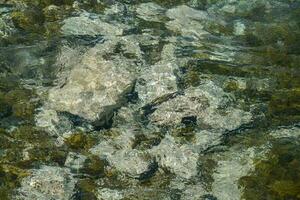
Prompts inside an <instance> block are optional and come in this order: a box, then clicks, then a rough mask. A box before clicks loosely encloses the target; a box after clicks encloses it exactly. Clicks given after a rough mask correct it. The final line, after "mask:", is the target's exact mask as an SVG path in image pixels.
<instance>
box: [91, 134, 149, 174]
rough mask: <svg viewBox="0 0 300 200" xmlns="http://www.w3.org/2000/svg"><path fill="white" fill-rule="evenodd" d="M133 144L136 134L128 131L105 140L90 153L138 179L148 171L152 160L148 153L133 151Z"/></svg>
mask: <svg viewBox="0 0 300 200" xmlns="http://www.w3.org/2000/svg"><path fill="white" fill-rule="evenodd" d="M117 130H118V129H117ZM133 144H134V134H133V132H132V131H129V130H128V129H127V130H124V131H123V132H121V133H120V135H118V136H116V137H114V138H110V139H107V140H103V141H102V142H100V143H99V144H98V145H96V146H94V147H93V148H91V149H90V152H91V153H92V154H93V155H96V156H99V157H100V158H102V159H105V160H107V161H108V163H109V165H110V166H111V167H114V168H115V169H116V170H117V171H119V172H121V173H124V174H126V175H128V176H130V177H133V178H138V177H139V175H140V174H142V173H143V172H145V171H147V170H148V167H149V165H150V162H151V159H150V156H149V155H148V153H147V152H142V151H139V150H136V149H132V146H133Z"/></svg>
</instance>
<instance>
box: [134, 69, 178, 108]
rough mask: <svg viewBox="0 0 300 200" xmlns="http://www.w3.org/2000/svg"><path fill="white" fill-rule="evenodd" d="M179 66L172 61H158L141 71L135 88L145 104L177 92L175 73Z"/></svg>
mask: <svg viewBox="0 0 300 200" xmlns="http://www.w3.org/2000/svg"><path fill="white" fill-rule="evenodd" d="M177 68H178V67H177V66H176V65H175V64H172V63H157V64H156V65H153V66H150V67H149V68H148V69H146V70H144V71H143V72H142V73H141V75H140V77H139V79H138V81H137V85H136V87H135V90H136V91H137V92H138V96H139V99H140V100H141V101H142V102H143V104H144V105H145V104H149V103H151V102H153V101H154V100H156V99H157V98H161V97H164V96H167V95H171V94H173V93H175V92H177V83H176V76H175V74H174V71H175V70H176V69H177Z"/></svg>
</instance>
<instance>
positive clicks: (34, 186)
mask: <svg viewBox="0 0 300 200" xmlns="http://www.w3.org/2000/svg"><path fill="white" fill-rule="evenodd" d="M74 187H75V179H74V178H73V176H72V175H71V173H70V170H69V169H66V168H59V167H50V166H42V167H41V168H40V169H33V170H31V176H29V177H26V178H24V179H23V180H22V182H21V187H20V188H18V189H17V195H16V197H15V198H16V199H20V200H21V199H22V200H26V199H28V200H39V199H60V200H67V199H70V198H71V196H72V194H73V189H74Z"/></svg>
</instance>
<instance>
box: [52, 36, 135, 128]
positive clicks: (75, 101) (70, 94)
mask: <svg viewBox="0 0 300 200" xmlns="http://www.w3.org/2000/svg"><path fill="white" fill-rule="evenodd" d="M116 43H117V40H113V41H108V42H106V43H104V44H98V45H96V46H95V47H93V48H91V49H89V50H88V51H87V52H86V53H85V54H84V55H83V56H82V59H81V61H80V62H79V63H77V64H76V65H75V66H73V67H71V70H70V71H67V72H66V73H62V74H63V75H62V77H60V78H59V79H60V80H63V81H62V82H61V83H60V84H61V85H59V86H58V87H55V88H51V89H50V90H49V92H48V93H49V95H48V104H49V105H50V107H51V108H52V109H54V110H56V111H65V112H69V113H71V114H74V115H77V116H79V117H82V118H84V119H86V120H88V121H92V122H95V121H97V122H98V124H99V125H101V124H103V123H105V122H106V120H107V119H109V118H110V117H111V115H112V114H113V112H114V110H115V109H117V108H119V107H121V105H123V104H124V103H125V102H126V94H127V93H129V92H130V91H131V90H132V88H133V85H134V82H135V75H134V69H135V67H136V65H135V64H134V62H133V61H131V60H127V59H125V58H121V57H118V56H117V57H114V58H113V59H111V60H106V59H105V54H106V53H109V52H111V51H113V50H112V49H113V48H114V46H115V45H116ZM106 50H107V51H106ZM66 65H68V63H67V64H66ZM66 69H68V66H67V67H66Z"/></svg>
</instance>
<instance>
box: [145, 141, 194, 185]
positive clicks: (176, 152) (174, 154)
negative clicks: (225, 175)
mask: <svg viewBox="0 0 300 200" xmlns="http://www.w3.org/2000/svg"><path fill="white" fill-rule="evenodd" d="M149 152H150V153H151V154H152V155H153V156H155V158H156V161H157V162H158V165H159V166H160V167H161V168H166V169H167V170H169V171H170V172H172V173H174V174H176V175H177V176H179V177H181V178H184V179H190V178H191V177H193V176H196V175H197V173H198V172H197V166H198V165H197V161H198V154H197V153H194V152H193V151H192V150H191V149H189V148H187V147H186V146H184V145H178V144H176V143H175V140H174V138H172V137H171V136H166V137H165V138H164V139H163V140H162V141H161V143H160V144H159V145H158V146H155V147H153V148H152V149H151V150H150V151H149Z"/></svg>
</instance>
